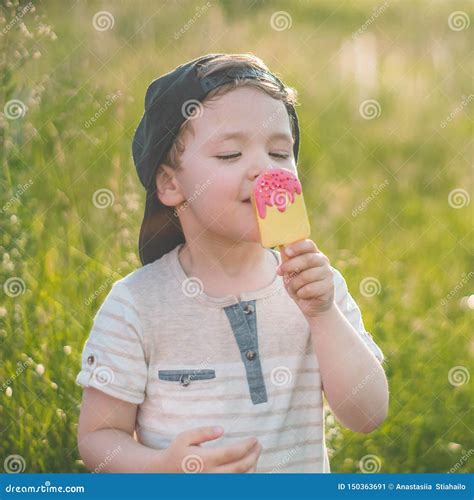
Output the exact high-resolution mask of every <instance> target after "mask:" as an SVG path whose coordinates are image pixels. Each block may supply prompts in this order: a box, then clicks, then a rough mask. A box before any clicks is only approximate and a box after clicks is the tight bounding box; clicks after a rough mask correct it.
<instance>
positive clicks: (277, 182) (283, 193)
mask: <svg viewBox="0 0 474 500" xmlns="http://www.w3.org/2000/svg"><path fill="white" fill-rule="evenodd" d="M301 191H302V189H301V184H300V181H299V180H298V177H296V175H295V174H294V173H293V172H291V171H290V170H287V169H286V168H279V169H271V170H267V171H265V172H263V173H261V174H260V175H259V176H258V177H257V180H256V181H255V186H254V189H253V195H254V197H255V204H256V205H257V211H258V215H259V216H260V218H261V219H265V216H266V215H267V208H266V207H267V206H269V207H273V206H275V207H277V209H278V210H279V211H280V212H284V211H285V210H286V207H287V206H288V205H289V203H294V202H295V193H296V194H301Z"/></svg>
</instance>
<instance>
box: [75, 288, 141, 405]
mask: <svg viewBox="0 0 474 500" xmlns="http://www.w3.org/2000/svg"><path fill="white" fill-rule="evenodd" d="M147 373H148V368H147V363H146V356H145V349H144V343H143V332H142V328H141V324H140V318H139V313H138V310H137V308H136V305H135V304H134V300H133V297H132V295H131V293H130V291H129V290H128V288H127V286H126V285H125V284H123V283H121V282H120V281H118V282H116V283H114V285H113V286H112V289H111V290H110V292H109V294H108V295H107V297H106V298H105V300H104V302H103V303H102V305H101V307H100V308H99V310H98V311H97V314H96V316H95V318H94V323H93V325H92V329H91V331H90V333H89V337H88V338H87V340H86V343H85V345H84V349H83V351H82V366H81V370H80V372H79V374H78V375H77V378H76V383H77V384H79V385H82V386H84V387H94V388H95V389H98V390H100V391H102V392H105V393H106V394H108V395H110V396H113V397H115V398H118V399H121V400H124V401H127V402H129V403H135V404H141V403H143V401H144V399H145V388H146V382H147Z"/></svg>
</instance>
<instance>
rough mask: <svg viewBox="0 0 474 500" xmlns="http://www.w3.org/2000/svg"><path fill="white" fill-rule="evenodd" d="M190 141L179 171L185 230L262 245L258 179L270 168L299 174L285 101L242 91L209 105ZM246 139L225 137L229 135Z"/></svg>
mask: <svg viewBox="0 0 474 500" xmlns="http://www.w3.org/2000/svg"><path fill="white" fill-rule="evenodd" d="M202 111H203V113H202V115H201V116H199V117H197V118H195V119H194V120H193V129H194V135H193V134H187V135H186V138H185V151H184V153H183V155H182V156H181V164H182V170H180V171H178V172H175V175H176V178H177V181H178V183H179V186H180V187H179V189H180V190H181V194H182V196H183V201H185V200H188V203H187V204H186V205H187V207H186V208H184V209H181V210H179V214H180V217H181V222H182V224H183V230H184V231H185V235H186V232H189V231H191V232H192V234H191V235H190V236H193V235H194V236H197V235H202V234H203V232H205V234H207V235H208V236H211V235H212V234H213V233H214V234H216V235H219V236H221V237H225V238H228V239H230V240H234V241H249V242H258V241H259V234H258V227H257V222H256V219H255V215H254V212H253V208H252V204H251V203H250V202H249V201H247V202H246V201H244V200H248V199H249V198H250V194H251V191H252V188H253V185H254V181H255V179H256V177H257V176H258V175H259V174H260V173H261V172H263V171H264V170H267V169H270V168H287V169H289V170H292V171H293V172H295V173H296V165H295V159H294V155H293V137H292V134H291V127H290V121H289V116H288V112H287V110H286V108H285V105H284V104H283V102H281V101H279V100H276V99H273V98H272V97H270V96H269V95H268V94H265V93H264V92H263V91H260V90H258V89H254V88H249V87H241V88H238V89H235V90H232V91H231V92H228V93H227V94H225V95H223V96H222V97H220V98H218V99H217V100H215V101H212V102H210V103H206V104H205V105H204V107H203V110H202ZM234 132H236V133H239V134H241V135H242V136H241V137H227V138H226V137H225V136H226V135H228V134H230V133H234Z"/></svg>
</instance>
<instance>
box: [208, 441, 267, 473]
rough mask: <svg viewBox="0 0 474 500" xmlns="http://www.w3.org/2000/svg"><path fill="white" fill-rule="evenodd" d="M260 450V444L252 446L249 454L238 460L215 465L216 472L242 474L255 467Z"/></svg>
mask: <svg viewBox="0 0 474 500" xmlns="http://www.w3.org/2000/svg"><path fill="white" fill-rule="evenodd" d="M261 451H262V445H260V444H258V445H257V446H254V448H253V449H252V450H251V452H250V453H249V454H247V455H245V456H244V457H242V458H241V459H240V460H237V461H235V462H231V463H227V464H225V465H221V466H220V467H217V468H216V472H219V473H223V474H226V473H237V474H239V473H240V474H243V473H246V472H250V471H251V470H252V468H254V467H255V468H256V467H257V462H258V459H259V457H260V452H261Z"/></svg>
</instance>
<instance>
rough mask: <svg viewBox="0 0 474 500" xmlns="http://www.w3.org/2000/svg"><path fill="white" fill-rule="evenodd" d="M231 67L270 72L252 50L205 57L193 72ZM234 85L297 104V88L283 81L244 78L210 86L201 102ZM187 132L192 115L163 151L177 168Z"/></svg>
mask: <svg viewBox="0 0 474 500" xmlns="http://www.w3.org/2000/svg"><path fill="white" fill-rule="evenodd" d="M231 68H232V69H234V68H237V69H241V68H254V69H260V70H264V71H267V72H270V70H269V69H268V67H267V66H266V64H265V63H264V62H263V61H262V60H261V59H260V58H259V57H257V56H255V55H253V54H222V55H219V56H217V57H215V58H214V59H212V60H210V61H208V62H207V63H204V64H202V65H200V66H199V67H198V69H197V75H198V78H200V79H202V78H205V77H207V76H209V75H212V74H213V73H216V72H218V71H222V70H229V69H231ZM237 87H253V88H256V89H258V90H260V91H263V92H265V93H266V94H268V95H269V96H270V97H273V98H274V99H278V100H280V101H282V102H283V104H285V107H288V106H295V105H297V91H296V90H295V89H294V88H292V87H287V86H286V85H285V86H284V88H283V89H282V88H281V87H280V86H277V85H276V84H275V83H273V82H271V81H268V80H257V79H248V78H247V79H245V78H244V79H238V78H236V79H235V80H233V81H232V82H229V83H226V84H224V85H221V86H219V87H217V88H215V89H214V90H211V92H209V94H207V96H206V98H205V99H204V100H203V101H202V104H203V105H204V104H205V103H208V102H210V101H214V100H216V99H218V98H219V97H221V96H223V95H224V94H227V93H228V92H230V91H232V90H234V89H235V88H237ZM191 118H192V116H191ZM288 118H289V120H290V126H291V133H292V136H293V139H295V124H294V122H293V117H292V116H291V115H288ZM188 133H191V134H193V133H194V131H193V127H192V119H189V118H188V119H187V120H186V121H184V123H183V124H182V125H181V127H180V129H179V132H178V135H177V137H176V139H175V141H174V143H173V145H172V146H171V148H170V150H169V151H168V153H167V155H166V156H165V158H164V160H163V163H165V164H166V165H169V166H170V167H171V168H173V169H176V170H178V169H180V168H181V162H180V158H181V155H182V154H183V152H184V149H185V146H184V137H185V135H186V134H188ZM160 170H161V168H160V166H159V167H158V170H157V173H158V172H159V171H160Z"/></svg>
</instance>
